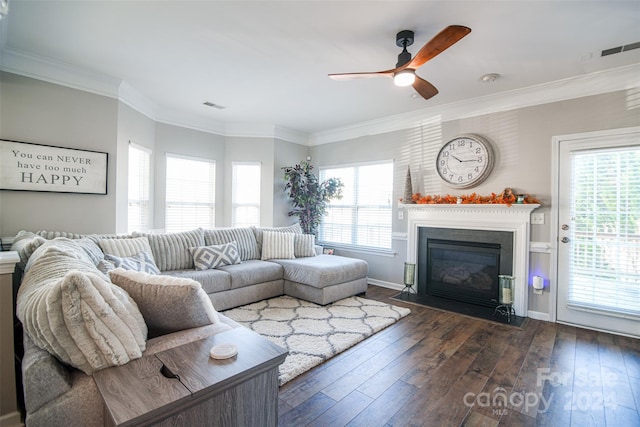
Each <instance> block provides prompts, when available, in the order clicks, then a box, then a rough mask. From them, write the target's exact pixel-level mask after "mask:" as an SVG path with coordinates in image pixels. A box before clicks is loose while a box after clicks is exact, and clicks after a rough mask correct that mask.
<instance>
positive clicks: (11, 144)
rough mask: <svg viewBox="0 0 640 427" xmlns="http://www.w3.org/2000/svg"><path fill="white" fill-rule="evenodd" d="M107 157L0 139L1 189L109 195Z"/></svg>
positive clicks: (106, 155) (81, 151) (97, 152)
mask: <svg viewBox="0 0 640 427" xmlns="http://www.w3.org/2000/svg"><path fill="white" fill-rule="evenodd" d="M107 164H108V154H107V153H102V152H99V151H86V150H77V149H75V148H62V147H53V146H49V145H40V144H31V143H27V142H18V141H8V140H0V190H18V191H51V192H56V193H83V194H107Z"/></svg>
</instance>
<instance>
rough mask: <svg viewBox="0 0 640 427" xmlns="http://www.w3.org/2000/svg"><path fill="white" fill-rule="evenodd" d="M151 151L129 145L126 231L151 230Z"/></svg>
mask: <svg viewBox="0 0 640 427" xmlns="http://www.w3.org/2000/svg"><path fill="white" fill-rule="evenodd" d="M150 169H151V151H150V150H149V149H147V148H144V147H141V146H139V145H136V144H131V143H130V144H129V206H128V209H127V229H128V231H129V233H131V232H132V231H147V230H149V228H151V200H150V190H149V186H150V182H151V177H150V173H151V172H150Z"/></svg>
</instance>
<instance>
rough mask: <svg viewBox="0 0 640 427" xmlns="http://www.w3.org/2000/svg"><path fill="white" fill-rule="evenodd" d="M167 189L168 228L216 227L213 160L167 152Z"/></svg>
mask: <svg viewBox="0 0 640 427" xmlns="http://www.w3.org/2000/svg"><path fill="white" fill-rule="evenodd" d="M166 192H167V194H166V197H167V200H166V209H165V229H166V231H184V230H191V229H193V228H197V227H202V228H213V227H214V226H215V212H216V203H215V201H216V163H215V162H214V161H211V160H205V159H196V158H190V157H183V156H177V155H175V154H167V189H166Z"/></svg>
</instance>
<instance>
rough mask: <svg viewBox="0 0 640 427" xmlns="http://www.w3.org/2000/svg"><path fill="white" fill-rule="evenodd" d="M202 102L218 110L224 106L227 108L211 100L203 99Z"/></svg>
mask: <svg viewBox="0 0 640 427" xmlns="http://www.w3.org/2000/svg"><path fill="white" fill-rule="evenodd" d="M202 104H203V105H206V106H207V107H212V108H217V109H218V110H224V109H225V108H227V107H225V106H224V105H219V104H214V103H213V102H209V101H205V102H203V103H202Z"/></svg>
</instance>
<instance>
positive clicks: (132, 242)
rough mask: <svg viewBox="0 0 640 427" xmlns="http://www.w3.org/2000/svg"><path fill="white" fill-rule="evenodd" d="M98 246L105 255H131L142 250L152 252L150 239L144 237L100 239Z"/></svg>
mask: <svg viewBox="0 0 640 427" xmlns="http://www.w3.org/2000/svg"><path fill="white" fill-rule="evenodd" d="M98 246H100V249H102V252H104V254H105V255H115V256H117V257H130V256H134V255H137V254H139V253H141V252H147V253H148V254H151V246H149V239H148V238H147V237H146V236H143V237H131V238H124V239H99V240H98Z"/></svg>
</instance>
